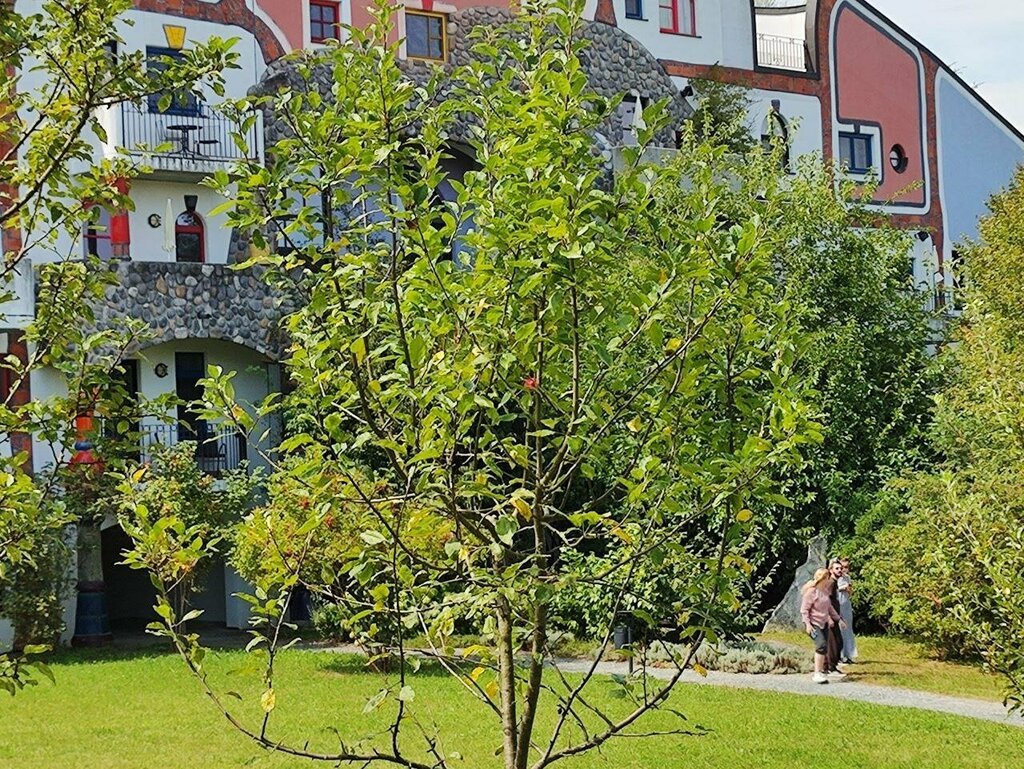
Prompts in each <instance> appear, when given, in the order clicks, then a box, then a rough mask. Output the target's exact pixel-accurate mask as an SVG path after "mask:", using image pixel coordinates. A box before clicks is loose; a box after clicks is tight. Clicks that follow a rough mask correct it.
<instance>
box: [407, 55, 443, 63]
mask: <svg viewBox="0 0 1024 769" xmlns="http://www.w3.org/2000/svg"><path fill="white" fill-rule="evenodd" d="M405 58H406V61H424V62H427V63H428V64H447V63H448V57H447V56H442V57H441V58H434V57H433V56H410V55H409V54H406V55H405Z"/></svg>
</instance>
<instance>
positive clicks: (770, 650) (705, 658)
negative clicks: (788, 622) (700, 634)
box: [648, 640, 814, 675]
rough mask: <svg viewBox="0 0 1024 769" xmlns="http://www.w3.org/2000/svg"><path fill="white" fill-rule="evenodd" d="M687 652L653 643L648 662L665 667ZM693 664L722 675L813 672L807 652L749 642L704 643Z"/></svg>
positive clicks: (667, 644)
mask: <svg viewBox="0 0 1024 769" xmlns="http://www.w3.org/2000/svg"><path fill="white" fill-rule="evenodd" d="M688 650H689V647H687V646H684V645H680V644H670V643H666V642H664V641H655V642H654V643H653V644H651V646H650V648H649V650H648V658H649V659H651V660H652V661H654V662H656V663H669V662H672V660H673V659H679V658H680V655H682V656H683V657H685V655H686V654H687V652H688ZM693 662H694V663H696V664H697V665H700V666H702V667H705V668H707V669H708V670H718V671H721V672H723V673H753V674H758V675H762V674H767V673H774V674H784V673H809V672H810V671H811V670H813V669H814V657H813V656H812V654H811V652H810V651H809V650H804V649H798V648H796V647H791V646H782V645H776V644H772V643H766V642H764V641H751V640H742V641H729V642H722V643H719V644H710V643H708V642H706V641H705V642H704V643H702V644H701V645H700V647H698V649H697V653H696V654H695V655H694V657H693Z"/></svg>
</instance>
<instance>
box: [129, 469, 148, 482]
mask: <svg viewBox="0 0 1024 769" xmlns="http://www.w3.org/2000/svg"><path fill="white" fill-rule="evenodd" d="M145 474H146V465H143V466H142V467H140V468H139V469H138V470H136V471H135V472H134V473H132V483H138V482H139V481H141V480H142V476H144V475H145Z"/></svg>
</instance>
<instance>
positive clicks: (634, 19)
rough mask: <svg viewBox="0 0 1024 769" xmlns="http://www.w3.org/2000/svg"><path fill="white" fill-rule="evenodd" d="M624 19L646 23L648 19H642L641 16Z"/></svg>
mask: <svg viewBox="0 0 1024 769" xmlns="http://www.w3.org/2000/svg"><path fill="white" fill-rule="evenodd" d="M626 18H627V19H629V20H630V21H648V19H646V18H644V17H643V16H627V17H626Z"/></svg>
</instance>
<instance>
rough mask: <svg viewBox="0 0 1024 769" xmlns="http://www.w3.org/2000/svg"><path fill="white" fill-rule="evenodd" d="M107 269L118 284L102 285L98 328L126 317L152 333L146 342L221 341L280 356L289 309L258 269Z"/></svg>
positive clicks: (121, 265) (126, 265)
mask: <svg viewBox="0 0 1024 769" xmlns="http://www.w3.org/2000/svg"><path fill="white" fill-rule="evenodd" d="M109 268H110V269H111V270H112V271H115V272H116V273H117V277H118V285H116V286H108V287H107V289H106V295H105V301H104V303H103V304H102V305H101V306H99V307H97V308H96V325H97V326H98V327H99V328H104V327H106V326H109V325H110V324H111V323H113V322H115V321H116V320H117V319H118V318H121V317H125V316H127V317H130V318H140V319H142V320H146V321H148V322H149V324H150V327H151V328H152V329H153V332H154V336H153V338H152V340H151V341H150V342H149V344H160V343H162V342H168V341H171V340H173V339H220V340H223V341H227V342H234V343H235V344H240V345H243V346H245V347H248V348H250V349H252V350H255V351H257V352H259V353H261V354H263V355H266V356H267V357H268V358H271V359H272V360H278V359H280V358H281V356H282V354H283V351H284V340H283V338H282V336H281V334H280V333H279V331H278V325H279V321H280V319H281V317H282V315H283V314H285V313H286V312H287V309H288V308H287V304H286V303H285V302H284V301H283V299H282V297H281V296H280V295H278V294H277V293H276V292H274V291H273V290H272V289H271V288H270V287H269V286H267V284H266V283H265V282H264V280H263V277H262V274H261V273H260V271H258V270H255V269H249V270H233V269H231V268H230V267H228V266H227V265H223V264H185V263H178V262H111V263H110V267H109Z"/></svg>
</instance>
